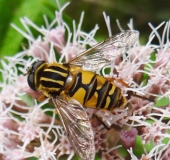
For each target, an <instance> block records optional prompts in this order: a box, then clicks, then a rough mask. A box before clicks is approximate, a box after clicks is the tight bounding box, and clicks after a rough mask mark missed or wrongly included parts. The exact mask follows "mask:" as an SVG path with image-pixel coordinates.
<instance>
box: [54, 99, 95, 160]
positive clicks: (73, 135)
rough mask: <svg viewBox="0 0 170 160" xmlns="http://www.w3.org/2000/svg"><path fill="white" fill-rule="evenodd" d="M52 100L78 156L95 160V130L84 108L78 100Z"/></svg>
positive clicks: (86, 159)
mask: <svg viewBox="0 0 170 160" xmlns="http://www.w3.org/2000/svg"><path fill="white" fill-rule="evenodd" d="M52 100H53V103H54V105H55V107H56V110H57V112H58V114H59V117H60V119H61V121H62V124H63V127H64V128H65V131H66V134H67V136H68V139H69V141H70V143H71V145H72V147H73V148H74V150H75V151H76V153H77V155H79V156H80V158H81V159H82V160H94V158H95V146H94V135H93V130H92V127H91V123H90V121H89V118H88V116H87V113H86V111H85V109H84V108H83V106H82V105H81V104H80V103H79V102H77V101H76V100H63V99H61V97H57V98H56V99H55V98H53V99H52Z"/></svg>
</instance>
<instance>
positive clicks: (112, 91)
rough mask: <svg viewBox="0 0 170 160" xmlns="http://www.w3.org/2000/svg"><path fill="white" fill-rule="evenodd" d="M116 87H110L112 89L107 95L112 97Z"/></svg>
mask: <svg viewBox="0 0 170 160" xmlns="http://www.w3.org/2000/svg"><path fill="white" fill-rule="evenodd" d="M115 88H116V86H115V85H112V89H111V90H110V91H109V95H112V94H113V93H114V91H115Z"/></svg>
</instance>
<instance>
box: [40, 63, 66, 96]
mask: <svg viewBox="0 0 170 160" xmlns="http://www.w3.org/2000/svg"><path fill="white" fill-rule="evenodd" d="M38 74H39V75H38V77H39V87H38V89H39V90H40V91H43V94H44V95H45V96H47V97H51V96H57V95H59V94H60V92H61V91H62V90H63V88H64V86H65V84H66V81H67V77H68V76H69V70H68V68H67V67H66V66H64V65H63V64H59V63H52V64H47V66H46V67H44V68H42V69H41V70H40V71H39V73H38Z"/></svg>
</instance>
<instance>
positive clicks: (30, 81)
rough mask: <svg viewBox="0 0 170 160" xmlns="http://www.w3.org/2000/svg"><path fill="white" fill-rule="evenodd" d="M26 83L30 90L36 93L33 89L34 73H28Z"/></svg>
mask: <svg viewBox="0 0 170 160" xmlns="http://www.w3.org/2000/svg"><path fill="white" fill-rule="evenodd" d="M27 81H28V85H29V86H30V88H31V89H32V90H34V91H37V90H36V88H35V83H34V73H30V74H29V75H28V78H27Z"/></svg>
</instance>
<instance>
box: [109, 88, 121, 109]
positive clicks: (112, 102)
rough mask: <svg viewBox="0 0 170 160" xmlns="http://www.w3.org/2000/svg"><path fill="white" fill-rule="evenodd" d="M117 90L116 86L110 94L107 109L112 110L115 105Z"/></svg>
mask: <svg viewBox="0 0 170 160" xmlns="http://www.w3.org/2000/svg"><path fill="white" fill-rule="evenodd" d="M118 91H119V88H118V87H116V88H115V90H114V93H113V94H112V95H110V99H111V102H110V104H109V106H108V110H112V107H113V108H114V107H116V103H117V102H116V100H117V96H118Z"/></svg>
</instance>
